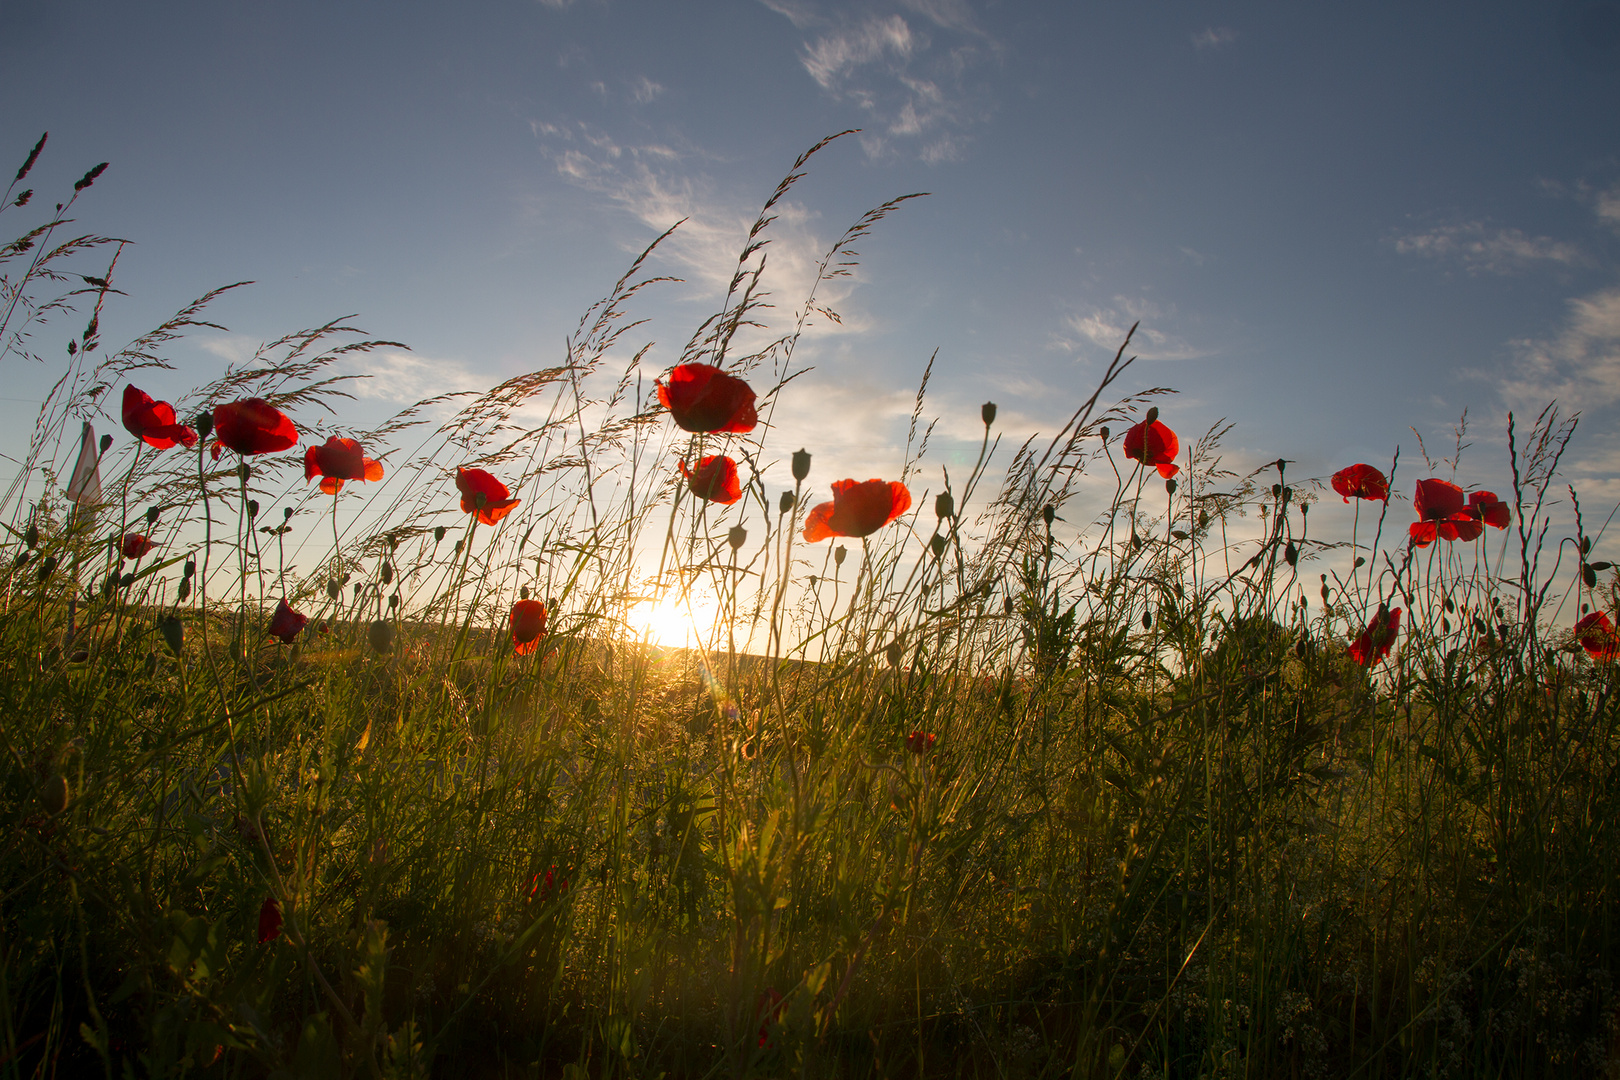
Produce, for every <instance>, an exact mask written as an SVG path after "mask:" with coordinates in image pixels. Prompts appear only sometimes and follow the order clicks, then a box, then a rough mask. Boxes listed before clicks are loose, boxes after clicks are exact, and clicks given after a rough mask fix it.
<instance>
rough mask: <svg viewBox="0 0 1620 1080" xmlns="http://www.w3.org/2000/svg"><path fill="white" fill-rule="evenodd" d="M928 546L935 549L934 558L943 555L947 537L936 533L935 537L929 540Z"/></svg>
mask: <svg viewBox="0 0 1620 1080" xmlns="http://www.w3.org/2000/svg"><path fill="white" fill-rule="evenodd" d="M928 547H929V548H930V549H931V550H932V551H933V553H934V558H936V559H938V558H941V557H943V556H944V554H945V538H944V537H943V536H941V535H940V534H939V533H935V534H934V536H933V538H932V539H931V540H929V541H928Z"/></svg>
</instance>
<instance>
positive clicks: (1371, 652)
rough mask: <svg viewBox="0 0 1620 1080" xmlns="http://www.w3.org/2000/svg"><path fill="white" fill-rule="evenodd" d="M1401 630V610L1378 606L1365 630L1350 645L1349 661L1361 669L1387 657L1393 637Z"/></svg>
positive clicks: (1382, 605) (1384, 605) (1383, 605)
mask: <svg viewBox="0 0 1620 1080" xmlns="http://www.w3.org/2000/svg"><path fill="white" fill-rule="evenodd" d="M1400 628H1401V609H1400V608H1391V607H1390V606H1389V605H1387V604H1379V605H1378V610H1377V611H1376V612H1375V613H1374V614H1373V617H1372V619H1371V621H1369V622H1368V623H1367V628H1366V629H1365V630H1363V631H1362V632H1361V636H1360V637H1358V638H1356V640H1355V641H1352V642H1351V643H1350V659H1352V660H1354V661H1355V662H1356V663H1358V664H1360V665H1361V666H1362V667H1371V666H1372V665H1373V664H1376V663H1377V662H1378V661H1380V660H1382V659H1384V657H1386V656H1388V655H1389V650H1390V648H1391V646H1393V645H1394V644H1395V635H1396V633H1397V631H1399V630H1400Z"/></svg>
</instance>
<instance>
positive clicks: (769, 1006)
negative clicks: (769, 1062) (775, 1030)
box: [754, 986, 783, 1050]
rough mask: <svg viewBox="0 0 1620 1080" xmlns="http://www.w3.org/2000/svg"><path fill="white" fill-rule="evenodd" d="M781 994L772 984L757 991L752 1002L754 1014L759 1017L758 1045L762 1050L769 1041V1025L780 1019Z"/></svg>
mask: <svg viewBox="0 0 1620 1080" xmlns="http://www.w3.org/2000/svg"><path fill="white" fill-rule="evenodd" d="M782 1005H783V1001H782V995H781V994H779V993H777V992H776V988H775V987H773V986H767V987H766V988H765V989H763V990H761V991H760V992H759V1001H757V1002H756V1003H755V1004H754V1015H755V1016H758V1017H759V1047H760V1049H761V1050H763V1049H764V1048H765V1047H767V1046H769V1045H770V1043H771V1025H772V1024H774V1023H777V1022H778V1021H780V1020H781V1019H782Z"/></svg>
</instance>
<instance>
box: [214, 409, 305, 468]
mask: <svg viewBox="0 0 1620 1080" xmlns="http://www.w3.org/2000/svg"><path fill="white" fill-rule="evenodd" d="M214 436H215V439H214V457H215V458H216V459H218V457H219V451H220V447H222V446H223V447H225V448H226V449H228V450H235V451H236V452H237V453H238V454H269V453H274V452H275V451H277V450H285V449H287V447H289V446H292V445H293V444H295V443H297V442H298V429H297V428H295V427H293V422H292V421H291V420H289V419H288V418H287V414H286V413H284V412H282V411H281V410H280V409H278V408H276V407H275V406H274V405H272V404H270V403H269V402H268V401H266V400H264V398H256V397H250V398H243V399H242V400H241V401H233V402H231V403H230V404H228V405H215V406H214Z"/></svg>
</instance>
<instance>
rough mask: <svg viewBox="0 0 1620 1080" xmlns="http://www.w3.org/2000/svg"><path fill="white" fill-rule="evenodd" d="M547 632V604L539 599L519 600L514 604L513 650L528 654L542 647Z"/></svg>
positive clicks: (520, 653) (517, 652)
mask: <svg viewBox="0 0 1620 1080" xmlns="http://www.w3.org/2000/svg"><path fill="white" fill-rule="evenodd" d="M545 632H546V605H544V604H542V603H541V602H540V601H538V600H519V601H518V602H517V603H515V604H513V605H512V651H513V652H514V653H516V654H517V655H519V656H528V655H529V654H530V653H532V652H534V650H535V649H537V648H539V647H540V637H541V635H542V634H544V633H545Z"/></svg>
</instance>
